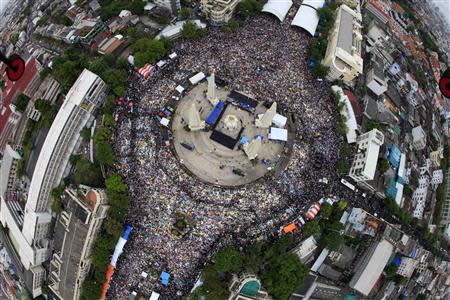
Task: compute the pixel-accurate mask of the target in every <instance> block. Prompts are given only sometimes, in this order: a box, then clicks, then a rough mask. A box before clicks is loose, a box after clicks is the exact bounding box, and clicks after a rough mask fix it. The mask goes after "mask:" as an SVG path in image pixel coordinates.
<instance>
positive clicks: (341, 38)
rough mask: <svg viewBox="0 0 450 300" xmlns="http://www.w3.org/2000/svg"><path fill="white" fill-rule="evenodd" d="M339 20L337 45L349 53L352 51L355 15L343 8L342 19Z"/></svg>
mask: <svg viewBox="0 0 450 300" xmlns="http://www.w3.org/2000/svg"><path fill="white" fill-rule="evenodd" d="M339 22H340V23H339V35H338V40H337V46H338V47H339V48H342V49H344V50H345V51H346V52H348V53H352V44H353V15H352V14H350V13H349V12H348V11H346V10H345V9H341V19H340V21H339Z"/></svg>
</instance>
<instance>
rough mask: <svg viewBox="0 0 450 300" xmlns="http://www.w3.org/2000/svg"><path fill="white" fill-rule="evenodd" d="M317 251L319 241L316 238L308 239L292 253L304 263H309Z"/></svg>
mask: <svg viewBox="0 0 450 300" xmlns="http://www.w3.org/2000/svg"><path fill="white" fill-rule="evenodd" d="M316 249H317V241H316V239H315V238H314V236H312V235H311V236H310V237H308V238H307V239H306V240H304V241H302V242H301V243H300V244H298V245H297V246H296V247H295V248H294V249H292V252H293V253H295V254H297V256H298V258H300V260H301V261H302V262H303V263H308V262H309V261H310V259H312V258H313V253H314V251H315V250H316Z"/></svg>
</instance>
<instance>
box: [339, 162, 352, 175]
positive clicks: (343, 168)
mask: <svg viewBox="0 0 450 300" xmlns="http://www.w3.org/2000/svg"><path fill="white" fill-rule="evenodd" d="M336 170H337V171H338V172H339V173H340V174H347V173H348V172H349V171H350V166H349V164H348V163H347V162H346V161H344V160H338V162H337V163H336Z"/></svg>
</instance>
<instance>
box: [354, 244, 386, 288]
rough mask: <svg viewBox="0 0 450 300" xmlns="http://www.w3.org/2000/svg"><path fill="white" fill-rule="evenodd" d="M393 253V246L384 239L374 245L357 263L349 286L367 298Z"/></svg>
mask: <svg viewBox="0 0 450 300" xmlns="http://www.w3.org/2000/svg"><path fill="white" fill-rule="evenodd" d="M393 251H394V246H392V244H391V243H389V242H388V241H386V240H385V239H381V241H379V242H376V243H374V244H373V245H372V246H371V247H370V248H369V249H368V250H366V252H365V253H364V255H363V256H362V258H361V259H360V261H359V262H358V263H357V265H356V268H355V275H353V277H352V279H351V280H350V283H349V286H350V287H351V288H352V289H354V290H356V291H358V292H360V293H361V294H363V295H364V296H368V295H369V294H370V292H371V291H372V288H373V286H374V285H375V283H376V282H377V281H378V278H379V277H380V275H381V273H382V272H383V269H384V267H385V266H386V264H387V262H388V261H389V258H390V256H391V254H392V252H393Z"/></svg>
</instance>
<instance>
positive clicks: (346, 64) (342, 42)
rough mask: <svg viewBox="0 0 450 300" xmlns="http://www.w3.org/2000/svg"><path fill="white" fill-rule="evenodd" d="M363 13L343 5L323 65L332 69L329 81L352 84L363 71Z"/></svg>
mask: <svg viewBox="0 0 450 300" xmlns="http://www.w3.org/2000/svg"><path fill="white" fill-rule="evenodd" d="M361 21H362V17H361V13H359V12H357V11H354V10H352V9H351V8H350V7H348V6H347V5H345V4H343V5H341V6H340V7H339V9H338V10H337V15H336V21H335V24H334V28H333V31H332V32H331V36H330V38H329V42H328V46H327V51H326V53H325V57H324V58H323V60H322V64H323V65H325V66H328V67H330V70H329V72H328V79H330V80H331V81H333V80H336V79H340V80H343V81H346V82H351V81H352V80H353V79H354V78H355V77H357V76H359V75H360V74H361V73H362V71H363V59H362V57H361V42H362V35H361V27H362V26H361Z"/></svg>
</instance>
